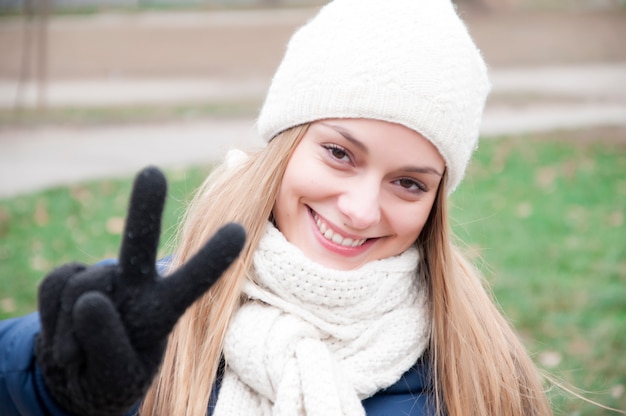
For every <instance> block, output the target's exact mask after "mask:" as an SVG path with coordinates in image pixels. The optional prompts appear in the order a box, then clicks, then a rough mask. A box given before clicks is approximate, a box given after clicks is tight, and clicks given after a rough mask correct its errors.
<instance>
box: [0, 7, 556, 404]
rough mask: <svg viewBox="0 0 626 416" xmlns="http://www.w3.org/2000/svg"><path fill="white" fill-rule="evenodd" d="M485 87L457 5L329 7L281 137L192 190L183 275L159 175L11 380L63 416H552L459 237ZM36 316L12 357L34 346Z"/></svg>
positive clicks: (268, 133) (289, 94)
mask: <svg viewBox="0 0 626 416" xmlns="http://www.w3.org/2000/svg"><path fill="white" fill-rule="evenodd" d="M488 90H489V83H488V79H487V70H486V66H485V64H484V62H483V59H482V57H481V55H480V52H479V51H478V50H477V48H476V46H475V45H474V44H473V42H472V40H471V38H470V36H469V35H468V33H467V30H466V28H465V26H464V25H463V23H462V22H461V20H460V19H459V18H458V16H457V14H456V12H455V10H454V7H453V5H452V4H451V3H450V2H448V1H446V0H397V1H393V2H390V1H380V0H335V1H334V2H332V3H330V4H329V5H327V6H326V7H324V8H323V9H322V10H321V11H320V13H319V14H318V15H317V16H316V17H315V18H314V19H313V20H311V21H310V22H308V23H307V24H306V25H305V26H304V27H303V28H301V29H300V30H299V31H298V32H296V34H295V35H294V37H293V38H292V40H291V41H290V43H289V46H288V49H287V52H286V55H285V57H284V59H283V61H282V63H281V65H280V67H279V69H278V71H277V73H276V75H275V76H274V79H273V81H272V85H271V87H270V90H269V92H268V95H267V98H266V101H265V103H264V106H263V108H262V110H261V113H260V116H259V120H258V126H259V131H260V133H261V135H262V136H263V137H264V138H266V139H267V140H268V145H267V146H266V147H265V148H264V149H262V150H260V151H259V152H257V153H254V154H250V155H246V154H243V153H232V154H230V155H229V157H228V158H227V161H226V163H224V165H223V166H221V167H220V168H219V169H217V170H216V172H215V173H214V174H212V175H211V177H210V178H208V180H207V181H206V183H205V184H204V185H203V187H202V188H201V189H200V190H199V191H198V193H197V195H196V197H195V199H194V201H193V202H192V204H191V206H190V208H189V210H188V213H187V217H186V219H185V221H184V224H183V226H182V228H181V233H180V236H179V246H178V249H177V250H176V252H175V253H174V255H173V257H172V259H171V261H169V264H168V266H167V267H168V268H169V270H171V271H173V275H172V276H170V277H168V278H166V279H158V274H157V273H156V272H155V270H154V267H153V266H151V265H153V264H154V252H155V247H156V243H155V241H158V238H156V235H157V234H158V225H155V224H157V222H158V221H157V220H155V218H157V219H158V218H159V217H160V209H161V208H159V207H161V205H162V198H163V194H164V191H163V189H164V183H163V181H162V180H161V179H159V178H160V176H159V175H158V173H157V172H154V171H153V170H147V171H145V172H143V173H142V174H140V175H139V177H138V179H137V182H136V185H135V188H134V191H133V196H132V200H131V207H130V211H129V218H128V220H127V230H126V232H125V238H124V242H123V245H122V250H121V255H120V264H121V266H107V267H113V269H107V268H106V267H104V268H103V267H102V266H92V267H90V268H86V269H85V268H84V267H79V266H66V268H62V269H60V271H56V272H53V273H52V274H51V276H49V277H48V278H47V279H46V280H45V281H44V283H43V284H42V287H41V289H40V313H41V322H42V330H41V334H40V335H39V336H38V337H37V342H36V344H37V345H36V347H34V350H35V351H36V360H33V359H32V358H31V359H30V361H29V362H31V363H32V364H31V365H30V366H26V365H24V366H21V367H20V368H21V370H20V371H17V370H16V371H15V372H14V373H19V374H26V375H25V376H23V378H22V379H21V380H22V381H23V380H25V379H26V380H30V381H27V382H26V383H23V384H22V385H24V384H27V385H31V386H34V387H32V388H31V390H33V391H34V392H35V393H33V394H31V396H36V400H35V401H36V402H37V406H39V407H38V409H46V410H45V411H46V412H51V413H52V412H53V411H52V410H50V409H52V408H53V409H54V412H56V414H63V412H65V411H69V412H73V413H76V414H80V413H90V414H102V415H113V414H124V413H125V412H134V411H135V410H136V411H138V412H139V414H141V415H197V416H201V415H205V414H207V412H208V413H209V414H212V415H215V416H222V415H243V414H246V415H256V414H258V415H270V414H273V415H363V414H367V415H388V414H410V415H442V414H450V415H466V414H476V415H547V414H551V410H550V407H549V404H548V401H547V399H546V396H545V394H544V391H543V387H542V383H541V379H540V377H539V376H538V374H537V370H536V368H535V366H534V365H533V362H532V361H531V359H530V358H529V357H528V354H527V353H526V351H525V349H524V347H523V345H522V344H521V342H520V341H519V339H518V338H517V336H516V335H515V333H514V331H513V330H512V329H511V327H510V326H509V324H508V323H507V321H506V319H505V318H504V317H503V316H502V315H501V313H500V312H499V310H498V308H497V307H496V306H495V305H494V303H493V301H492V300H491V299H490V297H489V295H488V293H487V292H486V290H485V289H484V287H483V284H482V280H481V277H480V275H479V274H478V273H477V272H476V270H475V269H474V268H473V267H472V265H471V264H470V263H469V262H468V261H467V260H466V259H464V257H463V256H462V255H461V254H460V252H459V250H458V249H457V248H456V247H455V245H454V244H453V237H452V235H451V232H450V229H449V225H448V218H447V198H448V195H449V194H450V193H451V192H452V191H453V190H454V189H455V188H456V187H457V185H458V184H459V183H460V181H461V180H462V178H463V175H464V172H465V169H466V166H467V164H468V163H469V160H470V157H471V154H472V152H473V150H474V149H475V147H476V144H477V138H478V130H479V125H480V120H481V114H482V110H483V106H484V102H485V98H486V95H487V93H488ZM155 194H156V195H160V196H153V195H155ZM155 206H156V207H157V208H152V207H155ZM229 222H235V223H238V224H240V225H241V226H242V227H243V229H244V230H245V232H246V241H245V244H243V243H242V236H241V234H240V231H238V229H237V228H236V227H235V226H230V227H226V229H225V230H224V229H223V230H222V231H220V232H219V233H218V234H217V235H216V236H215V237H214V238H213V239H212V240H211V242H210V243H209V244H208V245H205V241H206V240H207V239H208V238H209V237H210V236H212V235H213V234H214V233H215V232H216V231H217V230H218V229H220V228H221V227H222V226H223V225H224V224H226V223H229ZM146 230H147V231H146ZM242 244H243V248H242V250H241V253H240V254H239V257H238V258H237V259H236V260H234V262H233V259H234V257H235V256H237V253H238V252H239V249H240V248H241V246H242ZM195 253H199V254H195ZM231 262H233V263H232V265H230V263H231ZM229 265H230V267H229V268H228V266H229ZM68 267H69V269H68ZM103 269H104V270H106V271H102V270H103ZM207 269H208V272H207V271H206V270H207ZM225 269H226V270H225ZM112 270H113V271H112ZM224 270H225V271H224ZM174 271H175V272H174ZM222 272H223V274H222ZM205 273H208V274H209V276H210V278H204V277H203V275H204V274H205ZM220 274H222V277H221V278H220V279H219V281H217V283H215V284H213V282H214V280H215V279H216V278H217V276H219V275H220ZM111 276H112V277H111ZM155 276H156V277H155ZM164 282H171V283H169V285H168V286H166V287H165V289H163V288H161V286H163V285H164V284H165V283H164ZM198 282H200V283H198ZM209 287H210V290H208V292H206V293H204V292H205V290H207V289H208V288H209ZM68 288H69V289H68ZM171 298H175V299H176V301H172V300H171ZM179 298H182V300H180V299H179ZM197 298H199V299H197ZM196 299H197V300H196ZM194 301H195V302H194ZM189 304H191V306H190V307H188V308H187V306H188V305H189ZM51 305H52V306H51ZM59 305H60V306H59ZM183 311H185V312H184V314H183ZM180 314H183V315H182V317H181V318H180V319H177V318H178V316H180ZM102 316H105V318H103V317H102ZM25 319H26V318H22V320H17V321H13V322H12V324H11V325H12V327H13V329H12V330H6V329H5V330H4V334H5V335H2V334H3V332H2V331H3V330H1V329H0V343H2V344H3V345H5V346H6V345H8V343H9V341H8V340H10V339H11V340H15V339H19V340H24V339H25V338H28V337H30V338H28V339H30V340H31V341H23V342H30V343H31V344H29V345H32V344H33V343H34V341H32V339H34V338H35V337H36V334H37V332H39V326H38V318H37V317H36V316H35V317H31V318H30V321H29V322H30V324H29V325H31V327H32V328H31V329H30V332H28V331H24V330H23V329H22V330H20V329H19V328H20V325H22V326H23V325H25V323H24V322H25ZM161 322H164V323H163V324H162V325H161ZM172 327H173V330H172V332H171V333H170V334H169V337H168V341H167V344H166V343H165V336H166V334H167V333H168V332H169V331H170V329H171V328H172ZM5 328H6V326H5ZM94 329H95V330H94ZM26 332H28V334H30V335H22V334H24V333H26ZM103 332H104V333H105V334H107V333H110V334H111V335H110V336H109V335H102V334H103ZM11 334H12V335H11ZM15 334H20V336H19V337H18V336H17V335H15ZM29 354H30V355H29V357H32V354H33V347H32V346H31V347H30V352H29ZM77 363H78V364H77ZM5 367H6V366H5ZM22 367H28V368H22ZM28 371H30V373H29V372H28ZM7 373H8V370H5V374H7ZM155 373H156V374H155ZM28 374H32V376H28ZM4 377H5V380H6V379H8V377H7V376H6V375H5V376H4ZM29 377H31V378H29ZM33 380H34V381H33ZM29 383H30V384H29ZM5 384H6V385H9V384H11V383H8V382H6V383H5ZM8 389H13V391H17V392H18V393H12V394H8V395H5V397H8V396H12V397H13V399H12V400H13V403H15V404H14V408H13V409H19V408H20V406H22V407H24V408H27V407H28V406H26V405H24V404H23V403H21V402H20V401H23V399H22V397H24V394H25V393H24V390H26V389H25V388H21V389H18V388H16V387H15V383H13V384H11V386H10V387H9V388H8ZM8 389H7V390H8ZM146 389H147V391H146ZM29 394H30V393H29ZM16 397H18V399H16ZM42 398H43V399H42ZM18 402H20V403H18ZM59 405H60V406H59ZM133 406H135V407H133ZM7 408H8V407H7ZM207 409H208V410H207ZM41 412H42V413H44V410H41ZM15 413H17V414H19V411H17V410H15Z"/></svg>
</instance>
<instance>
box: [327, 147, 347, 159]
mask: <svg viewBox="0 0 626 416" xmlns="http://www.w3.org/2000/svg"><path fill="white" fill-rule="evenodd" d="M330 152H331V153H332V155H333V157H334V158H336V159H343V158H344V157H346V156H347V155H346V152H344V151H343V150H342V149H337V148H335V149H331V151H330Z"/></svg>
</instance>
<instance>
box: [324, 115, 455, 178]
mask: <svg viewBox="0 0 626 416" xmlns="http://www.w3.org/2000/svg"><path fill="white" fill-rule="evenodd" d="M319 124H321V125H323V126H325V127H328V128H331V129H333V130H335V131H336V132H337V133H339V134H341V135H342V136H343V137H344V138H345V139H346V140H348V141H349V142H350V143H352V144H354V145H355V146H356V147H358V148H359V149H361V151H362V152H364V153H365V154H368V153H369V152H368V148H367V146H365V144H364V143H363V142H361V141H359V140H357V139H356V138H355V137H354V136H353V135H352V133H351V132H350V131H348V130H346V129H344V128H343V127H341V126H337V125H335V124H330V123H325V122H320V123H319ZM401 170H404V171H407V172H413V173H429V174H433V175H437V176H439V177H442V176H443V173H441V172H439V171H438V170H437V169H435V168H433V167H431V166H407V167H404V168H402V169H401Z"/></svg>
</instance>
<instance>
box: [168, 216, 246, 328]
mask: <svg viewBox="0 0 626 416" xmlns="http://www.w3.org/2000/svg"><path fill="white" fill-rule="evenodd" d="M245 240H246V233H245V231H244V229H243V227H242V226H241V225H239V224H235V223H230V224H227V225H225V226H223V227H222V228H221V229H220V230H218V231H217V232H216V233H215V234H214V235H213V237H211V239H210V240H209V241H208V242H207V243H205V245H204V246H203V247H202V248H201V249H200V250H199V251H198V252H197V253H196V254H195V255H194V256H193V257H192V258H191V259H189V260H188V261H187V262H186V263H185V264H183V265H182V266H181V267H180V268H179V269H178V270H176V271H175V272H174V273H173V274H171V275H170V276H168V277H166V278H164V279H161V280H159V284H158V285H157V293H158V294H157V295H156V297H157V298H158V299H160V308H159V310H160V312H161V314H160V316H159V318H158V321H159V322H160V323H161V324H162V326H163V327H164V328H167V327H168V326H169V325H171V326H173V325H174V324H175V323H176V320H177V319H178V317H179V316H180V315H182V314H183V312H185V310H186V309H187V308H188V307H189V306H190V305H191V304H192V303H193V302H194V301H195V300H196V299H198V298H199V297H200V296H202V295H203V294H204V293H205V292H206V291H207V290H208V289H209V288H210V287H211V286H212V285H213V284H214V283H215V282H216V281H217V280H218V279H219V278H220V276H221V275H222V273H224V271H225V270H226V269H228V267H229V266H230V265H231V264H232V263H233V262H234V261H235V259H236V258H237V256H238V255H239V253H240V252H241V250H242V248H243V246H244V243H245Z"/></svg>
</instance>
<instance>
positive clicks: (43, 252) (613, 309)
mask: <svg viewBox="0 0 626 416" xmlns="http://www.w3.org/2000/svg"><path fill="white" fill-rule="evenodd" d="M560 136H561V137H562V136H564V135H562V134H561V135H560ZM207 172H208V168H204V169H202V168H192V169H189V170H186V171H175V172H174V171H169V172H167V175H168V179H169V181H170V198H169V200H168V205H167V208H166V216H165V219H164V236H163V238H162V252H163V253H166V252H168V251H169V249H168V241H169V240H170V237H171V236H172V234H173V231H174V228H175V224H176V222H177V221H178V219H179V218H180V215H181V214H182V210H183V208H184V205H185V203H186V201H187V200H188V198H189V196H190V194H191V193H192V191H193V190H194V189H195V188H196V187H197V185H199V183H200V181H201V180H202V178H203V177H204V176H205V175H206V173H207ZM131 180H132V178H128V179H126V180H105V181H99V182H93V183H86V184H79V185H74V186H70V187H66V188H58V189H52V190H48V191H44V192H40V193H36V194H32V195H26V196H20V197H16V198H11V199H5V200H0V318H7V317H11V316H17V315H21V314H24V313H27V312H29V311H32V310H34V309H35V293H36V287H37V284H38V282H39V281H40V280H41V278H42V277H43V276H44V275H45V274H46V272H48V271H49V270H50V269H51V268H52V267H54V266H56V265H60V264H62V263H64V262H67V261H73V260H77V261H82V262H86V263H93V262H95V261H98V260H100V259H102V258H107V257H115V256H116V253H117V249H118V244H119V239H120V233H121V230H122V224H123V217H124V215H125V210H126V204H127V200H128V194H129V192H130V184H131ZM452 205H453V208H452V218H453V221H454V228H455V231H456V233H457V234H458V236H459V237H460V239H461V240H462V241H464V243H465V244H466V245H467V250H468V252H469V253H470V254H471V255H472V256H474V257H475V259H476V261H478V262H479V263H480V265H481V267H482V268H483V270H484V271H485V274H486V276H487V278H488V280H489V281H490V282H491V284H492V287H493V291H494V293H495V296H496V298H497V299H498V302H499V304H500V305H501V307H502V309H503V310H504V311H505V313H506V314H507V316H509V317H510V319H511V321H512V322H513V324H514V326H515V327H516V328H517V329H518V330H519V332H520V334H521V336H522V338H523V339H524V341H525V343H526V345H527V346H528V348H529V350H530V351H531V352H532V354H533V356H534V357H535V359H536V361H537V363H538V364H539V365H540V366H541V367H543V368H545V369H546V370H548V371H549V372H550V373H551V374H554V375H556V376H557V377H559V378H560V379H562V380H564V381H566V382H567V383H570V384H572V385H574V386H575V387H578V388H580V389H582V390H583V391H584V394H585V395H586V396H587V397H589V398H591V399H593V400H597V401H599V402H602V403H604V404H606V405H609V406H613V407H616V408H619V409H626V392H625V388H626V359H625V358H624V356H625V355H624V354H625V352H626V225H625V220H626V219H625V216H626V143H623V142H619V141H602V140H596V141H593V142H590V141H584V142H578V141H576V142H568V141H565V140H562V139H559V140H551V137H528V136H524V137H508V138H502V139H498V140H483V141H482V142H481V146H480V148H479V150H478V151H477V154H476V157H475V159H474V161H473V163H472V165H471V167H470V169H469V172H468V174H467V176H466V179H465V182H464V183H463V184H462V185H461V187H460V188H459V190H457V192H455V193H454V194H453V196H452ZM552 397H553V400H554V408H555V412H556V414H562V415H603V414H609V412H607V411H606V410H603V409H600V408H598V407H595V406H592V405H589V404H586V403H584V402H582V401H581V400H579V399H576V398H572V397H571V396H569V395H567V394H561V393H559V392H558V391H555V392H554V394H553V396H552Z"/></svg>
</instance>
